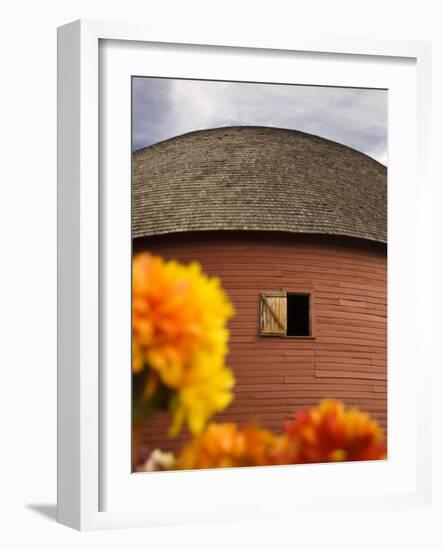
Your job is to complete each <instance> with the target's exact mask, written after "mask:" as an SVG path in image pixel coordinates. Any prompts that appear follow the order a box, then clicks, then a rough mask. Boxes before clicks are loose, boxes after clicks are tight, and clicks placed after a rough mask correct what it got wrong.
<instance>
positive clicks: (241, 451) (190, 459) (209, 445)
mask: <svg viewBox="0 0 442 550" xmlns="http://www.w3.org/2000/svg"><path fill="white" fill-rule="evenodd" d="M278 441H279V438H278V437H277V436H275V435H274V434H273V433H272V432H270V431H269V430H265V429H262V428H258V427H256V426H253V425H249V426H246V427H245V428H242V429H240V428H239V427H238V426H237V425H236V424H234V423H225V424H209V425H208V426H207V428H206V430H205V431H204V432H203V433H202V434H200V435H198V436H196V437H195V438H194V439H193V440H192V441H190V442H189V443H187V445H185V446H184V447H183V448H182V449H181V451H180V453H179V454H178V457H177V462H176V467H177V468H178V469H181V470H193V469H197V468H229V467H234V466H265V465H269V464H272V463H273V462H272V460H273V454H274V452H275V449H276V448H277V446H278Z"/></svg>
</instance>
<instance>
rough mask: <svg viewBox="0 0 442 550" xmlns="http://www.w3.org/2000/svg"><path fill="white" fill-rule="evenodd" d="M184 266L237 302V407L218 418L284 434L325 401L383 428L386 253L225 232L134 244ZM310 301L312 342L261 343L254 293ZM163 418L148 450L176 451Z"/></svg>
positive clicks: (341, 242)
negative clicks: (285, 426) (217, 283)
mask: <svg viewBox="0 0 442 550" xmlns="http://www.w3.org/2000/svg"><path fill="white" fill-rule="evenodd" d="M141 250H148V251H150V252H152V253H155V254H159V255H161V256H163V257H165V258H175V259H177V260H179V261H181V262H190V261H192V260H198V261H200V262H201V264H202V266H203V269H204V270H205V271H206V272H207V273H208V274H210V275H216V276H217V277H220V278H221V280H222V283H223V286H224V288H225V290H226V291H227V293H228V295H229V297H230V299H231V301H232V302H233V304H234V306H235V309H236V315H235V317H234V318H233V319H232V320H231V322H230V324H229V328H230V331H231V337H230V345H229V355H228V359H227V362H228V365H229V367H230V368H231V369H233V371H234V373H235V378H236V386H235V399H234V401H233V403H232V404H231V405H230V407H229V408H228V409H227V410H225V411H224V412H223V413H221V414H219V415H217V417H216V418H215V419H214V420H216V421H218V422H226V421H234V422H238V423H240V424H244V423H246V422H249V421H255V422H258V423H259V424H261V425H263V426H266V427H267V428H270V429H273V430H277V431H280V429H281V424H282V422H283V421H284V420H286V419H289V418H292V417H293V415H294V414H295V413H296V411H298V410H300V409H304V408H306V407H310V406H312V405H315V404H316V403H317V402H318V401H319V400H321V399H323V398H325V397H333V398H337V399H342V400H343V401H344V402H345V403H346V405H347V406H356V407H359V408H361V409H364V410H366V411H367V412H369V413H370V414H371V415H372V416H373V417H374V418H376V419H377V420H378V421H379V422H380V424H381V425H382V426H383V428H384V429H385V430H386V428H387V361H386V357H387V285H386V278H387V258H386V247H385V246H384V245H378V244H375V243H369V242H366V241H361V240H357V239H350V238H334V237H323V236H322V237H311V236H310V237H309V236H305V237H303V236H297V235H285V234H278V233H275V234H269V233H266V234H261V233H239V232H238V233H226V232H224V233H221V232H207V233H204V234H197V233H195V234H187V235H186V234H183V235H175V236H174V235H168V236H163V237H161V236H159V237H150V238H144V239H138V240H136V241H134V252H135V253H136V252H138V251H141ZM272 290H285V291H290V290H292V291H293V290H295V291H302V290H305V291H308V292H311V293H312V331H313V334H312V336H313V337H312V338H293V337H292V338H290V337H288V338H284V337H278V336H275V337H271V336H260V334H259V303H260V293H261V292H265V291H272ZM168 423H169V418H168V417H167V415H166V414H159V415H157V416H156V417H155V418H154V419H153V420H152V421H150V422H149V423H147V424H146V425H145V428H144V434H143V441H144V443H145V444H146V446H148V447H150V448H153V447H159V448H162V449H164V450H169V449H171V450H175V449H177V448H178V447H179V446H180V445H181V444H182V442H183V441H184V440H185V439H187V438H188V434H187V433H185V434H183V435H182V436H181V437H180V438H178V439H176V440H170V439H169V438H168V437H167V436H165V433H166V426H167V425H168Z"/></svg>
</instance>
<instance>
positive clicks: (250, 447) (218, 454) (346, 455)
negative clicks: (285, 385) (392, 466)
mask: <svg viewBox="0 0 442 550" xmlns="http://www.w3.org/2000/svg"><path fill="white" fill-rule="evenodd" d="M383 458H386V445H385V441H384V436H383V433H382V430H381V428H380V427H379V425H378V424H377V422H376V421H375V420H372V419H371V418H370V417H369V416H368V414H366V413H364V412H361V411H358V410H357V409H348V410H346V409H345V406H344V404H343V403H342V402H341V401H335V400H331V399H325V400H323V401H322V402H321V403H320V404H319V405H318V406H317V407H314V408H311V409H309V410H306V411H301V412H299V413H297V415H296V419H295V420H293V421H290V422H287V423H285V425H284V433H283V435H276V434H273V433H272V432H270V431H269V430H265V429H262V428H258V427H256V426H253V425H249V426H246V427H245V428H242V429H241V428H239V427H238V426H237V425H236V424H234V423H226V424H209V425H208V426H207V428H206V430H205V431H204V432H203V433H202V434H200V435H198V436H196V437H194V438H193V440H192V441H190V442H189V443H187V445H185V446H184V447H183V448H182V449H181V451H180V452H179V453H178V456H177V460H176V462H175V465H174V468H176V469H181V470H191V469H197V468H227V467H235V466H268V465H277V464H279V465H282V464H304V463H312V462H344V461H352V460H380V459H383Z"/></svg>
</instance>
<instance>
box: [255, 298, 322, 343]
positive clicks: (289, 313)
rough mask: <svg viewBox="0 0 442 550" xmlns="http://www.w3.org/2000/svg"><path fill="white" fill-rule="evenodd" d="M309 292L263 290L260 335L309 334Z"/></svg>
mask: <svg viewBox="0 0 442 550" xmlns="http://www.w3.org/2000/svg"><path fill="white" fill-rule="evenodd" d="M310 298H311V296H310V294H308V293H300V292H296V293H295V292H293V293H292V292H279V291H275V292H264V293H262V294H261V303H260V334H261V335H262V336H301V337H302V336H304V337H305V336H311V312H310V309H311V304H310Z"/></svg>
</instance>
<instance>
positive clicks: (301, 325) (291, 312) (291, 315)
mask: <svg viewBox="0 0 442 550" xmlns="http://www.w3.org/2000/svg"><path fill="white" fill-rule="evenodd" d="M287 336H310V296H309V295H308V294H287Z"/></svg>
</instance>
